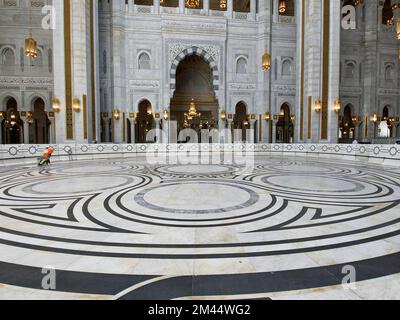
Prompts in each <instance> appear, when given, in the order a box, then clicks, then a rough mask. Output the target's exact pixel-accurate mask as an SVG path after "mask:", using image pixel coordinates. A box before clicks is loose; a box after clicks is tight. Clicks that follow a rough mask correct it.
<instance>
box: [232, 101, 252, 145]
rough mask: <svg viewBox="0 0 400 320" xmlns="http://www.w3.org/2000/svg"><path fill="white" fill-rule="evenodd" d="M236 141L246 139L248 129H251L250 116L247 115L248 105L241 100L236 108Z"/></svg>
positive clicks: (234, 122)
mask: <svg viewBox="0 0 400 320" xmlns="http://www.w3.org/2000/svg"><path fill="white" fill-rule="evenodd" d="M233 129H234V130H235V131H234V141H235V142H237V141H246V140H247V135H246V133H247V130H249V129H250V123H249V117H248V115H247V106H246V104H245V103H244V102H243V101H240V102H239V103H238V104H237V105H236V108H235V116H234V119H233Z"/></svg>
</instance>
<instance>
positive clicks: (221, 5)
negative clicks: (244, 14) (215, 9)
mask: <svg viewBox="0 0 400 320" xmlns="http://www.w3.org/2000/svg"><path fill="white" fill-rule="evenodd" d="M219 7H220V8H221V9H226V0H220V1H219Z"/></svg>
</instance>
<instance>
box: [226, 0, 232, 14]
mask: <svg viewBox="0 0 400 320" xmlns="http://www.w3.org/2000/svg"><path fill="white" fill-rule="evenodd" d="M227 15H228V18H232V17H233V0H228V7H227Z"/></svg>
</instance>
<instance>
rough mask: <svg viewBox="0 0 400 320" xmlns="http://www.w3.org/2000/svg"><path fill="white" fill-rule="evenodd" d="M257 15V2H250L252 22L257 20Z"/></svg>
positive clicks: (252, 0)
mask: <svg viewBox="0 0 400 320" xmlns="http://www.w3.org/2000/svg"><path fill="white" fill-rule="evenodd" d="M256 14H257V1H256V0H250V17H251V19H252V20H255V19H256Z"/></svg>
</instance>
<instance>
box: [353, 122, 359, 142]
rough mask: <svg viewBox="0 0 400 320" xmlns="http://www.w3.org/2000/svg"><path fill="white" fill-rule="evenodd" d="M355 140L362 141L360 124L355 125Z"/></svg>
mask: <svg viewBox="0 0 400 320" xmlns="http://www.w3.org/2000/svg"><path fill="white" fill-rule="evenodd" d="M354 139H355V140H357V141H360V123H358V122H356V123H354Z"/></svg>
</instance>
